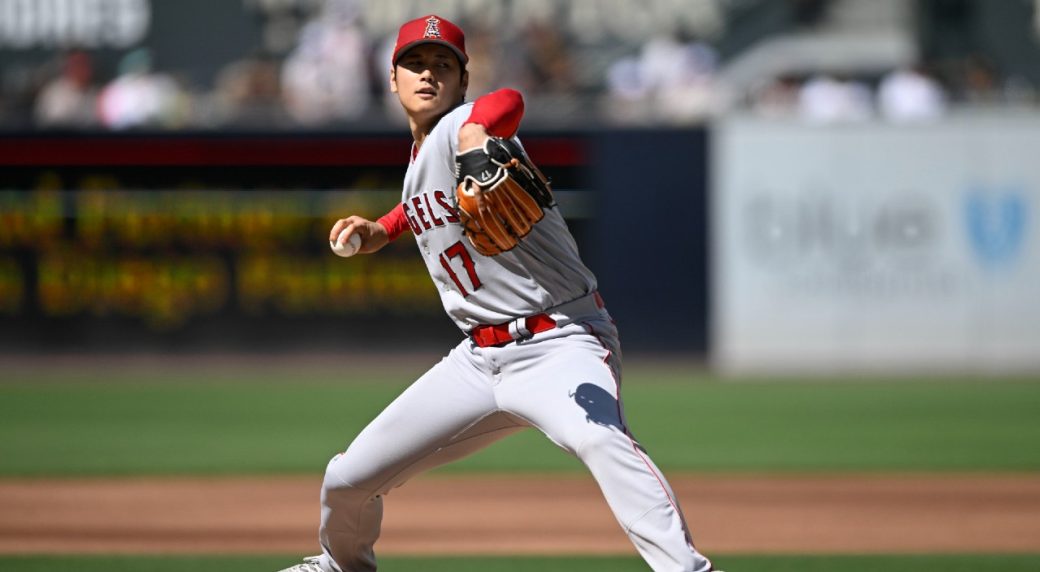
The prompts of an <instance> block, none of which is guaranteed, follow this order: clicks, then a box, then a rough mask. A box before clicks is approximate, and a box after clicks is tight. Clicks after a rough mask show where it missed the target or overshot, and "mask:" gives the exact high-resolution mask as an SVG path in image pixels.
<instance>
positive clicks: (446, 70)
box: [390, 44, 469, 120]
mask: <svg viewBox="0 0 1040 572" xmlns="http://www.w3.org/2000/svg"><path fill="white" fill-rule="evenodd" d="M468 82H469V74H467V73H466V72H463V71H462V64H461V63H460V62H459V58H458V57H456V56H455V52H453V51H452V50H451V48H448V47H445V46H441V45H438V44H419V45H418V46H416V47H414V48H412V49H410V50H408V51H407V52H405V54H404V55H403V56H401V58H400V59H399V60H397V65H396V66H394V69H393V70H392V71H391V73H390V90H391V91H392V92H394V93H396V94H397V97H398V98H400V100H401V105H402V106H403V107H404V110H405V112H406V113H407V114H408V115H409V116H410V117H412V118H414V119H417V120H424V119H431V118H435V117H440V116H441V115H444V114H445V113H447V112H448V111H451V110H452V109H454V108H455V106H457V105H458V104H460V103H462V101H463V99H464V98H465V97H466V87H467V84H468Z"/></svg>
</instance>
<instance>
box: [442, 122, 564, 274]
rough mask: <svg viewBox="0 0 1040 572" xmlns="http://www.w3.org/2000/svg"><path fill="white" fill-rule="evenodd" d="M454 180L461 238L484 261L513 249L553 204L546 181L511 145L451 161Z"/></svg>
mask: <svg viewBox="0 0 1040 572" xmlns="http://www.w3.org/2000/svg"><path fill="white" fill-rule="evenodd" d="M455 180H456V187H455V199H456V203H457V206H458V211H459V217H460V218H461V219H462V225H463V228H464V231H465V233H466V237H467V238H469V241H470V243H472V244H473V246H474V248H476V249H477V252H480V253H481V254H483V255H485V256H494V255H496V254H500V253H502V252H506V251H508V250H512V249H513V248H515V247H516V245H517V244H520V239H522V238H523V237H525V236H527V235H528V233H530V232H531V229H532V228H534V225H535V224H537V223H538V221H540V220H542V218H543V217H544V216H545V211H543V210H542V209H545V208H550V207H552V206H553V205H554V204H555V202H554V200H553V196H552V189H551V188H550V186H549V179H547V178H546V177H545V175H543V174H542V172H541V171H539V170H538V167H535V165H534V163H532V162H531V160H530V159H529V158H528V157H527V154H526V153H524V150H523V149H522V148H521V147H520V145H519V144H518V143H517V142H516V141H514V140H511V139H502V138H500V137H488V139H487V141H485V142H484V146H483V147H477V148H474V149H469V150H467V151H463V152H460V153H458V154H457V155H455Z"/></svg>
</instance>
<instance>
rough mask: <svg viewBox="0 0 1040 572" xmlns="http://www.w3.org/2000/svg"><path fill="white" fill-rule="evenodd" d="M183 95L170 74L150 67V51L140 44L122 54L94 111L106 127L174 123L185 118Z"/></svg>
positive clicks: (126, 127)
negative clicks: (113, 77)
mask: <svg viewBox="0 0 1040 572" xmlns="http://www.w3.org/2000/svg"><path fill="white" fill-rule="evenodd" d="M185 99H186V95H185V94H184V93H183V92H182V90H181V89H180V87H179V86H178V85H177V82H176V81H174V79H173V78H172V77H170V76H168V75H166V74H160V73H155V72H153V71H152V56H151V52H149V51H148V50H147V49H145V48H140V49H137V50H134V51H132V52H130V53H128V54H127V55H125V56H123V59H122V61H121V62H120V63H119V75H118V76H117V77H116V78H115V79H114V80H112V81H111V82H110V83H109V84H108V85H106V86H105V88H104V89H103V90H101V95H100V96H99V100H98V111H99V114H100V118H101V122H102V124H104V125H105V126H106V127H108V128H110V129H129V128H133V127H143V126H154V125H164V126H167V127H177V126H181V125H182V124H183V123H184V121H185V120H186V119H187V113H186V110H185V106H184V103H185Z"/></svg>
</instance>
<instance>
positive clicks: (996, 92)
mask: <svg viewBox="0 0 1040 572" xmlns="http://www.w3.org/2000/svg"><path fill="white" fill-rule="evenodd" d="M431 12H433V13H438V14H440V15H442V16H444V17H447V18H449V19H452V20H454V21H458V22H459V23H461V24H462V25H463V28H464V29H465V30H466V31H467V36H468V37H467V40H468V42H467V43H468V47H469V51H470V53H471V54H472V62H471V65H470V67H469V71H470V74H471V82H470V91H469V96H470V98H471V99H472V98H474V97H476V96H479V95H480V94H482V93H484V92H487V91H490V90H492V89H496V88H498V87H513V88H516V89H519V90H521V91H522V92H523V93H524V95H525V99H526V102H527V114H526V116H525V119H524V123H523V125H522V127H521V134H520V135H521V137H522V138H523V139H524V142H525V145H526V146H527V148H528V149H529V151H530V152H531V154H532V156H533V158H534V160H535V161H536V162H537V163H539V164H540V165H541V166H542V167H543V170H544V171H545V172H546V173H547V174H548V175H549V176H550V177H551V178H552V179H553V181H554V186H555V188H556V190H557V193H558V195H559V200H560V203H561V206H562V208H563V211H564V215H565V216H566V218H567V220H568V224H569V225H570V226H571V228H572V230H573V231H574V234H575V236H576V238H577V240H578V242H579V245H580V247H581V250H582V253H583V256H584V258H585V259H586V261H587V263H588V264H589V265H590V266H591V267H592V268H593V270H594V271H595V272H596V273H597V275H598V277H599V279H600V284H601V291H602V292H603V294H604V297H605V298H606V300H607V302H608V305H609V307H610V309H611V312H612V314H613V315H614V317H615V318H616V319H617V321H618V322H619V325H620V328H621V334H622V341H623V344H624V346H625V348H626V358H627V361H626V366H627V367H628V368H629V369H628V371H629V372H630V373H631V375H630V376H629V377H628V380H632V381H635V382H636V383H634V384H632V383H630V384H629V385H627V387H626V392H627V393H626V400H627V402H628V405H629V409H630V411H629V417H630V418H631V419H633V423H634V425H635V426H636V427H637V428H638V427H641V426H644V425H645V426H646V427H647V429H646V433H644V434H643V435H644V441H645V444H648V445H649V446H650V448H651V451H655V450H657V451H661V452H662V453H661V458H662V466H663V468H664V469H665V470H666V471H673V470H678V471H694V472H699V471H709V472H712V471H722V472H726V471H737V472H741V471H750V472H764V473H770V472H775V471H809V472H812V471H868V472H869V471H878V472H901V471H904V472H905V471H923V472H926V473H929V472H935V473H947V472H960V473H973V472H1000V473H1014V474H1017V475H1020V476H1024V477H1025V478H1026V479H1027V480H1030V481H1031V482H1033V483H1035V481H1036V477H1035V475H1036V474H1037V473H1036V471H1037V470H1038V469H1040V456H1038V453H1037V451H1040V447H1037V446H1036V445H1037V442H1038V439H1040V421H1038V420H1040V416H1038V414H1040V217H1038V213H1040V161H1038V160H1037V156H1038V155H1037V150H1040V1H1038V0H912V1H911V0H642V1H640V2H628V1H611V0H538V1H528V0H437V1H420V0H382V1H381V0H0V380H2V381H3V383H0V477H4V478H27V477H28V478H36V477H52V476H58V477H67V476H82V475H90V476H92V477H98V476H105V475H161V474H193V475H195V474H198V475H210V474H269V473H293V474H315V475H317V474H319V473H320V470H321V467H323V466H324V461H325V460H326V459H327V455H328V454H329V451H330V450H334V449H335V448H336V447H339V446H340V445H341V441H342V440H343V439H347V438H349V436H350V435H352V434H353V433H354V432H356V431H357V430H358V429H359V428H360V426H361V425H363V422H364V421H365V420H366V419H368V418H370V417H371V416H372V415H374V414H375V413H376V412H377V411H378V410H379V408H380V407H381V405H382V404H383V403H385V402H386V400H388V399H390V398H392V395H393V394H394V393H395V392H396V391H399V390H400V387H401V384H404V383H406V382H408V381H410V380H411V379H413V378H414V376H415V375H417V374H418V373H419V372H421V371H422V370H423V368H424V367H426V365H427V364H429V363H433V360H435V359H436V357H437V356H438V355H440V354H442V353H443V352H445V351H446V350H447V349H448V348H450V347H451V346H453V345H454V344H455V343H456V341H457V340H458V339H459V333H458V332H457V330H455V329H454V327H453V326H452V325H451V323H450V321H449V320H448V319H447V318H446V316H444V314H443V310H442V309H441V307H440V304H439V300H438V298H437V296H436V292H435V291H434V288H433V286H432V284H431V283H430V282H429V278H428V276H427V274H426V270H425V267H424V265H423V263H422V261H421V259H420V258H419V257H418V256H417V255H416V253H415V252H414V249H413V246H412V244H411V241H410V240H407V239H402V240H400V241H398V242H397V243H395V244H394V245H391V247H390V248H388V249H387V250H386V251H384V252H382V253H381V254H380V255H379V256H375V257H358V258H353V259H350V260H349V261H344V260H342V259H339V258H336V257H335V256H333V255H332V254H331V253H330V252H329V251H328V249H327V247H326V246H325V244H326V242H325V237H326V234H327V230H328V228H329V227H330V225H331V224H332V223H333V221H334V220H336V219H337V218H340V217H342V216H345V215H348V214H355V213H356V214H362V215H367V216H369V217H376V216H379V215H381V214H383V213H384V212H386V211H387V210H388V209H389V208H391V207H392V206H393V205H394V204H395V203H396V202H397V201H398V200H399V198H400V185H401V181H402V179H403V176H404V172H405V168H406V161H407V153H408V149H409V146H410V143H411V141H410V137H409V136H408V134H407V130H406V126H405V124H404V123H403V119H402V115H401V113H400V111H399V109H398V108H397V103H396V102H395V100H394V98H393V97H391V95H390V94H389V93H388V90H387V89H386V85H387V81H388V79H387V75H388V63H387V60H388V58H389V56H388V53H389V50H390V48H391V45H392V41H393V37H394V34H395V33H396V27H397V26H398V25H399V23H400V22H402V21H404V20H406V19H408V18H411V17H415V16H418V15H422V14H426V13H431ZM805 378H811V379H812V380H813V382H811V383H808V384H807V383H805V382H804V381H799V380H804V379H805ZM734 379H739V380H743V381H745V382H746V383H740V384H728V383H719V382H720V381H722V380H734ZM749 379H750V380H752V381H750V382H749V381H748V380H749ZM997 379H1000V380H1001V381H1002V382H1001V383H993V382H994V381H995V380H997ZM343 380H349V381H354V382H357V383H358V385H356V386H353V387H346V388H342V387H339V386H338V385H337V384H338V383H340V382H341V381H343ZM892 380H895V381H896V383H891V381H892ZM142 381H150V382H159V383H149V384H141V383H140V382H142ZM243 381H252V382H255V384H256V385H255V387H250V386H248V385H243V383H242V382H243ZM838 381H840V382H841V383H831V382H838ZM85 382H86V383H85ZM641 383H644V385H640V384H641ZM380 384H384V385H382V386H380ZM203 404H205V405H204V406H203ZM341 404H349V407H348V408H347V409H345V410H344V409H341ZM344 411H346V413H344ZM281 412H285V413H286V418H282V417H281V415H280V413H281ZM691 412H695V413H696V414H695V415H694V414H691ZM290 417H295V419H296V420H295V421H293V420H291V419H290ZM301 419H305V420H306V422H302V423H301V422H300V421H299V420H301ZM330 419H336V420H335V421H329V420H330ZM185 427H191V428H192V429H191V430H190V431H185V429H184V428H185ZM70 436H75V437H80V438H82V439H83V440H84V442H85V444H84V443H80V442H79V440H77V439H70V438H69V437H70ZM214 436H220V437H219V438H216V437H214ZM523 439H524V438H519V439H518V440H516V441H510V443H512V444H509V443H507V444H503V445H502V449H501V450H496V451H495V452H489V453H488V455H485V456H479V457H478V458H475V459H474V460H471V461H466V462H464V463H463V464H462V465H460V467H461V468H459V469H457V470H458V471H459V472H462V473H470V472H472V473H478V474H479V473H481V472H482V471H483V472H487V471H490V472H496V471H497V472H510V471H516V470H524V469H525V468H526V469H533V470H536V471H542V470H544V471H550V472H552V471H557V470H565V471H566V470H573V469H574V468H575V467H574V466H573V465H572V464H568V463H569V461H568V460H566V459H563V458H562V457H558V453H556V452H551V451H549V446H548V445H545V444H544V443H541V444H535V441H534V440H533V439H535V437H532V438H531V439H529V440H527V441H524V440H523ZM692 442H696V445H691V443H692ZM166 453H170V454H166ZM0 484H3V478H0ZM2 502H8V503H12V502H13V499H4V498H2V495H0V503H2ZM1030 503H1032V504H1030ZM5 506H6V507H7V508H8V509H11V510H14V509H13V508H11V507H16V506H18V505H16V504H7V505H5ZM23 508H24V507H23ZM1018 508H1019V509H1020V510H1024V511H1027V512H1028V511H1030V510H1031V511H1033V512H1031V513H1028V514H1027V516H1030V515H1031V517H1032V518H1033V520H1034V521H1036V522H1040V519H1037V518H1036V516H1037V514H1040V512H1037V511H1040V499H1036V498H1032V497H1031V498H1030V501H1029V503H1019V504H1018ZM949 520H950V521H952V520H957V519H952V518H951V519H949ZM963 520H965V521H969V520H970V515H969V518H965V519H963ZM5 530H6V529H0V540H3V539H2V536H3V535H6V534H7V533H8V532H10V531H6V532H5ZM11 538H14V536H11ZM8 540H10V539H8ZM12 542H14V541H13V540H12ZM709 549H710V547H709ZM0 551H3V552H7V553H10V552H12V550H11V549H10V548H9V547H7V548H4V549H3V550H0ZM14 552H18V551H17V550H14ZM1014 552H1022V550H1021V548H1019V549H1017V550H1015V551H1014ZM1026 552H1032V553H1033V554H1040V545H1034V547H1033V550H1031V551H1026ZM998 560H999V559H998ZM727 562H745V563H746V565H747V568H745V569H763V570H766V569H768V570H795V569H797V570H809V569H812V570H817V569H819V570H833V569H843V570H860V569H862V570H872V569H886V570H893V569H900V568H899V566H900V565H903V566H909V567H906V568H902V569H914V570H931V569H935V570H940V569H941V570H944V571H948V570H953V569H964V570H968V569H971V570H976V569H979V568H984V569H993V570H996V569H1001V570H1033V569H1036V565H1037V559H1036V557H1035V556H1028V555H1027V556H1024V557H1022V558H1019V559H1017V560H1016V559H1015V558H1011V557H1009V558H1008V559H1006V560H999V561H988V560H987V561H984V562H982V561H979V560H972V559H963V558H959V557H957V558H952V559H943V560H941V561H940V560H936V561H934V562H931V563H930V564H925V563H923V562H917V563H916V564H913V565H907V564H906V563H905V562H900V563H899V564H895V565H894V564H893V563H891V562H887V561H885V562H882V561H871V562H868V563H866V564H862V563H861V564H858V566H861V568H857V567H856V566H857V564H853V563H851V562H844V561H843V562H842V563H840V564H835V563H834V562H833V561H826V562H825V561H822V560H820V561H812V562H810V561H804V560H790V561H783V562H786V563H777V562H775V561H770V563H769V566H766V565H765V562H764V561H760V560H754V559H750V560H747V561H740V560H739V558H738V559H735V560H730V561H727V560H723V561H722V563H723V564H727ZM182 564H183V563H181V564H178V563H173V564H169V566H173V567H177V568H178V569H184V568H183V566H182ZM253 564H255V563H253ZM499 564H501V563H499ZM55 565H58V566H65V567H72V568H76V569H82V570H89V569H95V568H96V569H105V570H110V569H116V568H119V566H124V567H125V569H133V566H132V565H128V564H126V563H123V564H120V565H119V566H117V565H113V564H112V563H111V562H108V561H103V562H102V561H96V562H93V564H90V563H87V564H85V563H84V562H82V561H75V562H73V563H71V564H70V563H69V562H66V561H60V562H59V561H57V560H53V559H52V560H47V559H40V558H35V557H27V558H26V559H25V560H24V561H23V560H18V559H11V558H7V559H6V560H5V559H3V558H0V568H4V569H11V570H23V569H24V570H29V569H41V570H42V569H45V568H47V567H48V566H52V567H53V566H55ZM137 565H138V566H139V568H141V569H144V568H147V569H166V568H163V567H162V566H163V564H161V563H160V562H154V561H149V563H147V564H141V563H138V564H137ZM251 565H252V564H250V563H242V562H239V563H238V566H239V568H236V569H242V570H246V569H251V568H250V567H249V566H251ZM396 565H397V566H398V569H424V570H425V569H432V568H426V566H428V565H430V564H429V563H428V562H427V563H423V564H419V563H411V564H409V563H407V562H403V561H397V563H396ZM440 565H441V566H443V567H445V569H447V568H448V567H452V569H464V568H465V566H466V565H464V564H459V563H458V562H455V561H451V562H448V561H444V562H441V563H440ZM478 565H479V566H483V567H484V568H486V567H494V566H495V564H488V563H486V562H483V563H477V564H471V566H478ZM33 566H37V568H33ZM92 566H93V568H92ZM638 566H639V565H638V564H637V563H635V562H634V561H624V562H622V563H621V564H620V565H618V567H617V569H619V570H621V569H638ZM814 566H815V567H814ZM956 566H962V567H963V568H956ZM971 566H973V567H974V568H971ZM530 567H531V568H532V569H534V568H536V567H537V568H538V569H539V570H544V569H550V568H551V566H549V567H548V568H546V565H543V564H540V563H537V564H530ZM633 567H635V568H633ZM725 567H726V568H727V569H732V567H733V565H732V564H730V565H728V566H725ZM232 568H233V566H229V565H227V564H226V563H225V564H218V565H212V564H211V568H205V567H199V568H197V569H214V570H216V569H220V570H228V569H232ZM268 568H271V569H273V565H272V564H270V563H268V562H264V563H263V565H262V569H268ZM589 568H590V569H607V568H609V569H614V568H610V567H609V566H606V567H605V566H604V564H603V562H598V561H597V562H593V563H592V564H591V565H589ZM120 569H122V568H120ZM170 569H173V568H170ZM474 569H476V568H474ZM503 569H504V568H503ZM560 569H572V568H571V567H570V565H561V567H560Z"/></svg>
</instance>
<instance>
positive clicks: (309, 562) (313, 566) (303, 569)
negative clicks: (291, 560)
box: [278, 556, 325, 572]
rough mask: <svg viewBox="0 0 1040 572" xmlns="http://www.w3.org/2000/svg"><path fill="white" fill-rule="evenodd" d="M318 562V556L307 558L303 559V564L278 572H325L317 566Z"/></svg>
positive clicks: (319, 558)
mask: <svg viewBox="0 0 1040 572" xmlns="http://www.w3.org/2000/svg"><path fill="white" fill-rule="evenodd" d="M320 560H321V557H320V556H308V557H306V558H304V559H303V564H297V565H295V566H290V567H288V568H286V569H285V570H279V571H278V572H325V570H324V569H322V567H321V566H318V562H319V561H320Z"/></svg>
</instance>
